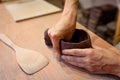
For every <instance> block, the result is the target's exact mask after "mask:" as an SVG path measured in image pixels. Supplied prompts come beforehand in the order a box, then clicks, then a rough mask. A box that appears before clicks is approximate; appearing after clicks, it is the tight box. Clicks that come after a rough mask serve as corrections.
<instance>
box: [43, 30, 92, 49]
mask: <svg viewBox="0 0 120 80" xmlns="http://www.w3.org/2000/svg"><path fill="white" fill-rule="evenodd" d="M47 31H48V29H47V30H46V31H45V33H44V39H45V43H46V45H47V46H48V47H52V43H51V40H50V38H49V36H48V33H47ZM91 47H92V45H91V39H90V36H89V34H88V33H87V32H86V31H84V30H82V29H75V32H74V34H73V36H72V39H71V40H70V41H69V42H68V41H65V40H61V41H60V50H61V51H62V50H64V49H74V48H80V49H83V48H91Z"/></svg>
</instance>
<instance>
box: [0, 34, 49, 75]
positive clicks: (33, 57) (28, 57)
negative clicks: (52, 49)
mask: <svg viewBox="0 0 120 80" xmlns="http://www.w3.org/2000/svg"><path fill="white" fill-rule="evenodd" d="M0 40H2V41H3V42H4V43H6V44H7V45H8V46H9V47H11V48H12V49H14V50H15V52H16V59H17V62H18V64H19V66H20V67H21V68H22V69H23V71H24V72H26V73H27V74H33V73H35V72H37V71H39V70H41V69H42V68H44V67H45V66H46V65H47V64H48V59H47V58H46V57H45V56H43V55H41V54H40V53H38V52H36V51H33V50H27V49H24V48H21V47H18V46H17V45H15V44H14V43H13V42H12V41H11V40H10V39H9V38H8V37H7V36H6V35H4V34H0Z"/></svg>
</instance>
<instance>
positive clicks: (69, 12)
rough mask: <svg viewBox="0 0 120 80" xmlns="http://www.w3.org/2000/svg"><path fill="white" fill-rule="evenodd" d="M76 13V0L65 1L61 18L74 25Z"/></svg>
mask: <svg viewBox="0 0 120 80" xmlns="http://www.w3.org/2000/svg"><path fill="white" fill-rule="evenodd" d="M77 12H78V0H65V5H64V10H63V13H62V18H64V19H65V18H66V19H67V21H68V23H71V25H75V23H76V19H77Z"/></svg>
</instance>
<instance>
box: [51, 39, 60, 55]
mask: <svg viewBox="0 0 120 80" xmlns="http://www.w3.org/2000/svg"><path fill="white" fill-rule="evenodd" d="M51 41H52V44H53V48H54V49H55V50H56V51H57V52H58V53H60V47H59V46H60V40H59V39H51Z"/></svg>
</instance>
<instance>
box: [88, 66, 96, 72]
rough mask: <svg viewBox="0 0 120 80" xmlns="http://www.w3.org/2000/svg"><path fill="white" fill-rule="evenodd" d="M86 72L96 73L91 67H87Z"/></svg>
mask: <svg viewBox="0 0 120 80" xmlns="http://www.w3.org/2000/svg"><path fill="white" fill-rule="evenodd" d="M87 70H88V71H90V72H95V71H96V70H95V68H94V67H91V66H89V67H87Z"/></svg>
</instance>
